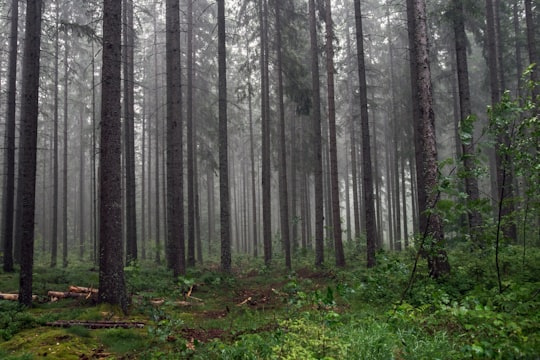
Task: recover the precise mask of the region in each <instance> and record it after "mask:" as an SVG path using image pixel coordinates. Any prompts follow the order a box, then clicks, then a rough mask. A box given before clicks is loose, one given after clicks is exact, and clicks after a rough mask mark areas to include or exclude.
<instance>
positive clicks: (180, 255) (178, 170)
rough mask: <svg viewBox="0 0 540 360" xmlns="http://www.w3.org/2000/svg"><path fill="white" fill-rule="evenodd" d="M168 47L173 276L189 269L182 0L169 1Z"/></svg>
mask: <svg viewBox="0 0 540 360" xmlns="http://www.w3.org/2000/svg"><path fill="white" fill-rule="evenodd" d="M166 6H167V7H166V51H167V56H166V58H167V265H168V267H169V268H170V269H172V270H173V274H174V277H177V276H179V275H183V274H185V272H186V264H185V254H184V251H185V250H184V196H183V192H184V191H183V190H184V185H183V159H182V147H183V145H182V89H181V81H182V74H181V70H180V57H181V53H180V2H179V0H167V2H166Z"/></svg>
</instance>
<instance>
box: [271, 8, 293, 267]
mask: <svg viewBox="0 0 540 360" xmlns="http://www.w3.org/2000/svg"><path fill="white" fill-rule="evenodd" d="M274 6H275V8H274V10H275V16H276V51H277V69H276V71H277V75H278V105H279V142H280V149H279V155H280V163H279V204H280V206H279V209H280V220H281V239H282V243H283V249H284V252H285V267H287V269H291V238H290V228H289V194H288V189H287V187H288V182H287V143H286V138H285V104H284V100H283V96H284V95H283V54H282V39H281V26H282V22H281V0H275V1H274Z"/></svg>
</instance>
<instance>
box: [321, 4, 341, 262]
mask: <svg viewBox="0 0 540 360" xmlns="http://www.w3.org/2000/svg"><path fill="white" fill-rule="evenodd" d="M325 22H326V74H327V82H328V93H327V95H328V130H329V134H328V136H329V144H328V145H329V153H330V183H331V185H330V188H331V192H332V203H331V205H332V218H333V235H334V251H335V254H336V266H340V267H343V266H345V253H344V252H343V240H342V233H341V212H340V202H339V174H338V159H337V135H336V103H335V95H334V45H333V43H332V42H333V40H334V29H333V23H332V5H331V0H326V21H325Z"/></svg>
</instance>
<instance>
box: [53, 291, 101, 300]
mask: <svg viewBox="0 0 540 360" xmlns="http://www.w3.org/2000/svg"><path fill="white" fill-rule="evenodd" d="M47 296H49V297H50V298H56V299H66V298H74V299H82V298H84V299H89V298H91V297H92V298H95V297H96V296H97V293H79V292H72V291H66V292H64V291H49V292H47Z"/></svg>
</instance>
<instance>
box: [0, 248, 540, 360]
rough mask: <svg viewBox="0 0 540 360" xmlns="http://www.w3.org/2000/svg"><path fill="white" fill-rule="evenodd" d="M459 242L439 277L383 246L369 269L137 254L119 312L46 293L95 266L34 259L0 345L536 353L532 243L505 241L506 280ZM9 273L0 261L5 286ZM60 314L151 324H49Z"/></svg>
mask: <svg viewBox="0 0 540 360" xmlns="http://www.w3.org/2000/svg"><path fill="white" fill-rule="evenodd" d="M467 251H468V250H464V249H459V250H458V249H456V250H454V251H451V252H450V260H451V263H452V264H453V269H452V273H451V275H449V276H448V277H446V278H444V279H438V280H433V279H431V278H429V277H428V276H426V274H427V269H426V268H425V263H423V262H420V263H419V264H418V265H419V267H418V270H417V273H416V274H415V276H414V277H413V278H412V281H411V269H412V265H413V259H414V253H413V252H412V251H411V252H403V253H401V254H394V253H386V252H380V253H378V254H377V262H378V266H377V267H375V268H373V269H366V268H365V265H364V264H363V263H362V262H361V261H357V262H353V261H350V262H349V265H348V266H347V267H346V268H345V269H336V268H333V267H326V268H322V269H315V268H313V267H312V266H310V265H309V261H308V260H306V259H309V256H306V257H305V259H304V258H302V257H297V258H296V259H295V261H296V266H295V268H294V271H286V270H282V269H279V268H278V266H277V265H276V266H274V267H265V266H264V265H263V264H262V263H258V262H257V261H255V262H253V261H250V260H249V259H245V258H240V259H237V260H236V263H235V264H234V265H235V267H234V272H233V274H231V275H224V274H222V273H220V272H219V271H218V268H217V266H212V265H208V266H207V267H205V268H197V269H193V270H190V271H189V272H188V274H186V275H185V276H183V277H180V278H178V279H173V278H172V275H171V274H170V272H169V271H167V270H166V269H165V268H163V267H160V266H155V265H154V264H151V263H145V262H141V263H134V264H131V265H130V266H128V267H126V277H127V279H126V283H127V286H128V291H129V293H130V295H131V306H130V312H129V315H127V316H125V315H123V314H121V313H120V312H119V311H118V310H117V309H115V308H113V307H110V306H106V305H96V304H94V303H92V302H91V301H90V300H85V299H83V300H73V299H68V300H59V301H57V302H49V301H47V298H46V292H47V291H48V290H59V291H65V289H66V288H67V287H68V286H69V285H79V286H96V283H95V281H96V274H97V273H96V272H95V271H94V270H93V269H91V268H88V267H85V266H83V265H77V264H75V265H73V266H72V267H70V268H68V269H50V268H46V267H44V268H43V269H42V268H38V269H36V282H35V291H36V294H37V295H38V300H37V301H36V303H35V305H34V306H33V308H31V309H25V308H21V307H20V306H19V305H18V304H17V303H14V302H9V301H0V359H42V358H51V359H92V358H109V359H537V358H538V356H539V354H540V335H539V334H540V280H539V279H538V278H537V275H538V274H539V273H540V261H538V260H540V252H539V251H538V250H536V249H529V250H528V251H527V252H526V253H525V254H523V252H522V251H520V249H519V248H518V247H512V246H508V247H505V248H504V249H503V251H502V253H501V256H500V258H501V265H502V266H501V267H502V273H501V275H502V279H503V283H504V289H503V291H502V292H501V291H499V288H498V283H497V277H496V273H495V269H494V265H493V254H492V253H490V252H489V251H484V252H482V253H481V254H478V253H477V254H475V255H474V256H471V253H470V252H469V253H468V252H467ZM278 261H279V259H277V260H276V263H277V262H278ZM38 274H39V275H38ZM13 282H14V279H13V274H0V288H1V289H10V290H13ZM409 284H410V285H411V286H410V287H408V285H409ZM405 289H408V291H405ZM56 320H86V321H96V320H109V321H110V320H113V321H142V322H145V323H146V326H145V327H144V328H142V329H139V328H131V329H119V328H115V329H100V330H91V329H88V328H85V327H82V326H74V327H71V328H58V327H50V326H47V323H50V322H53V321H56Z"/></svg>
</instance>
